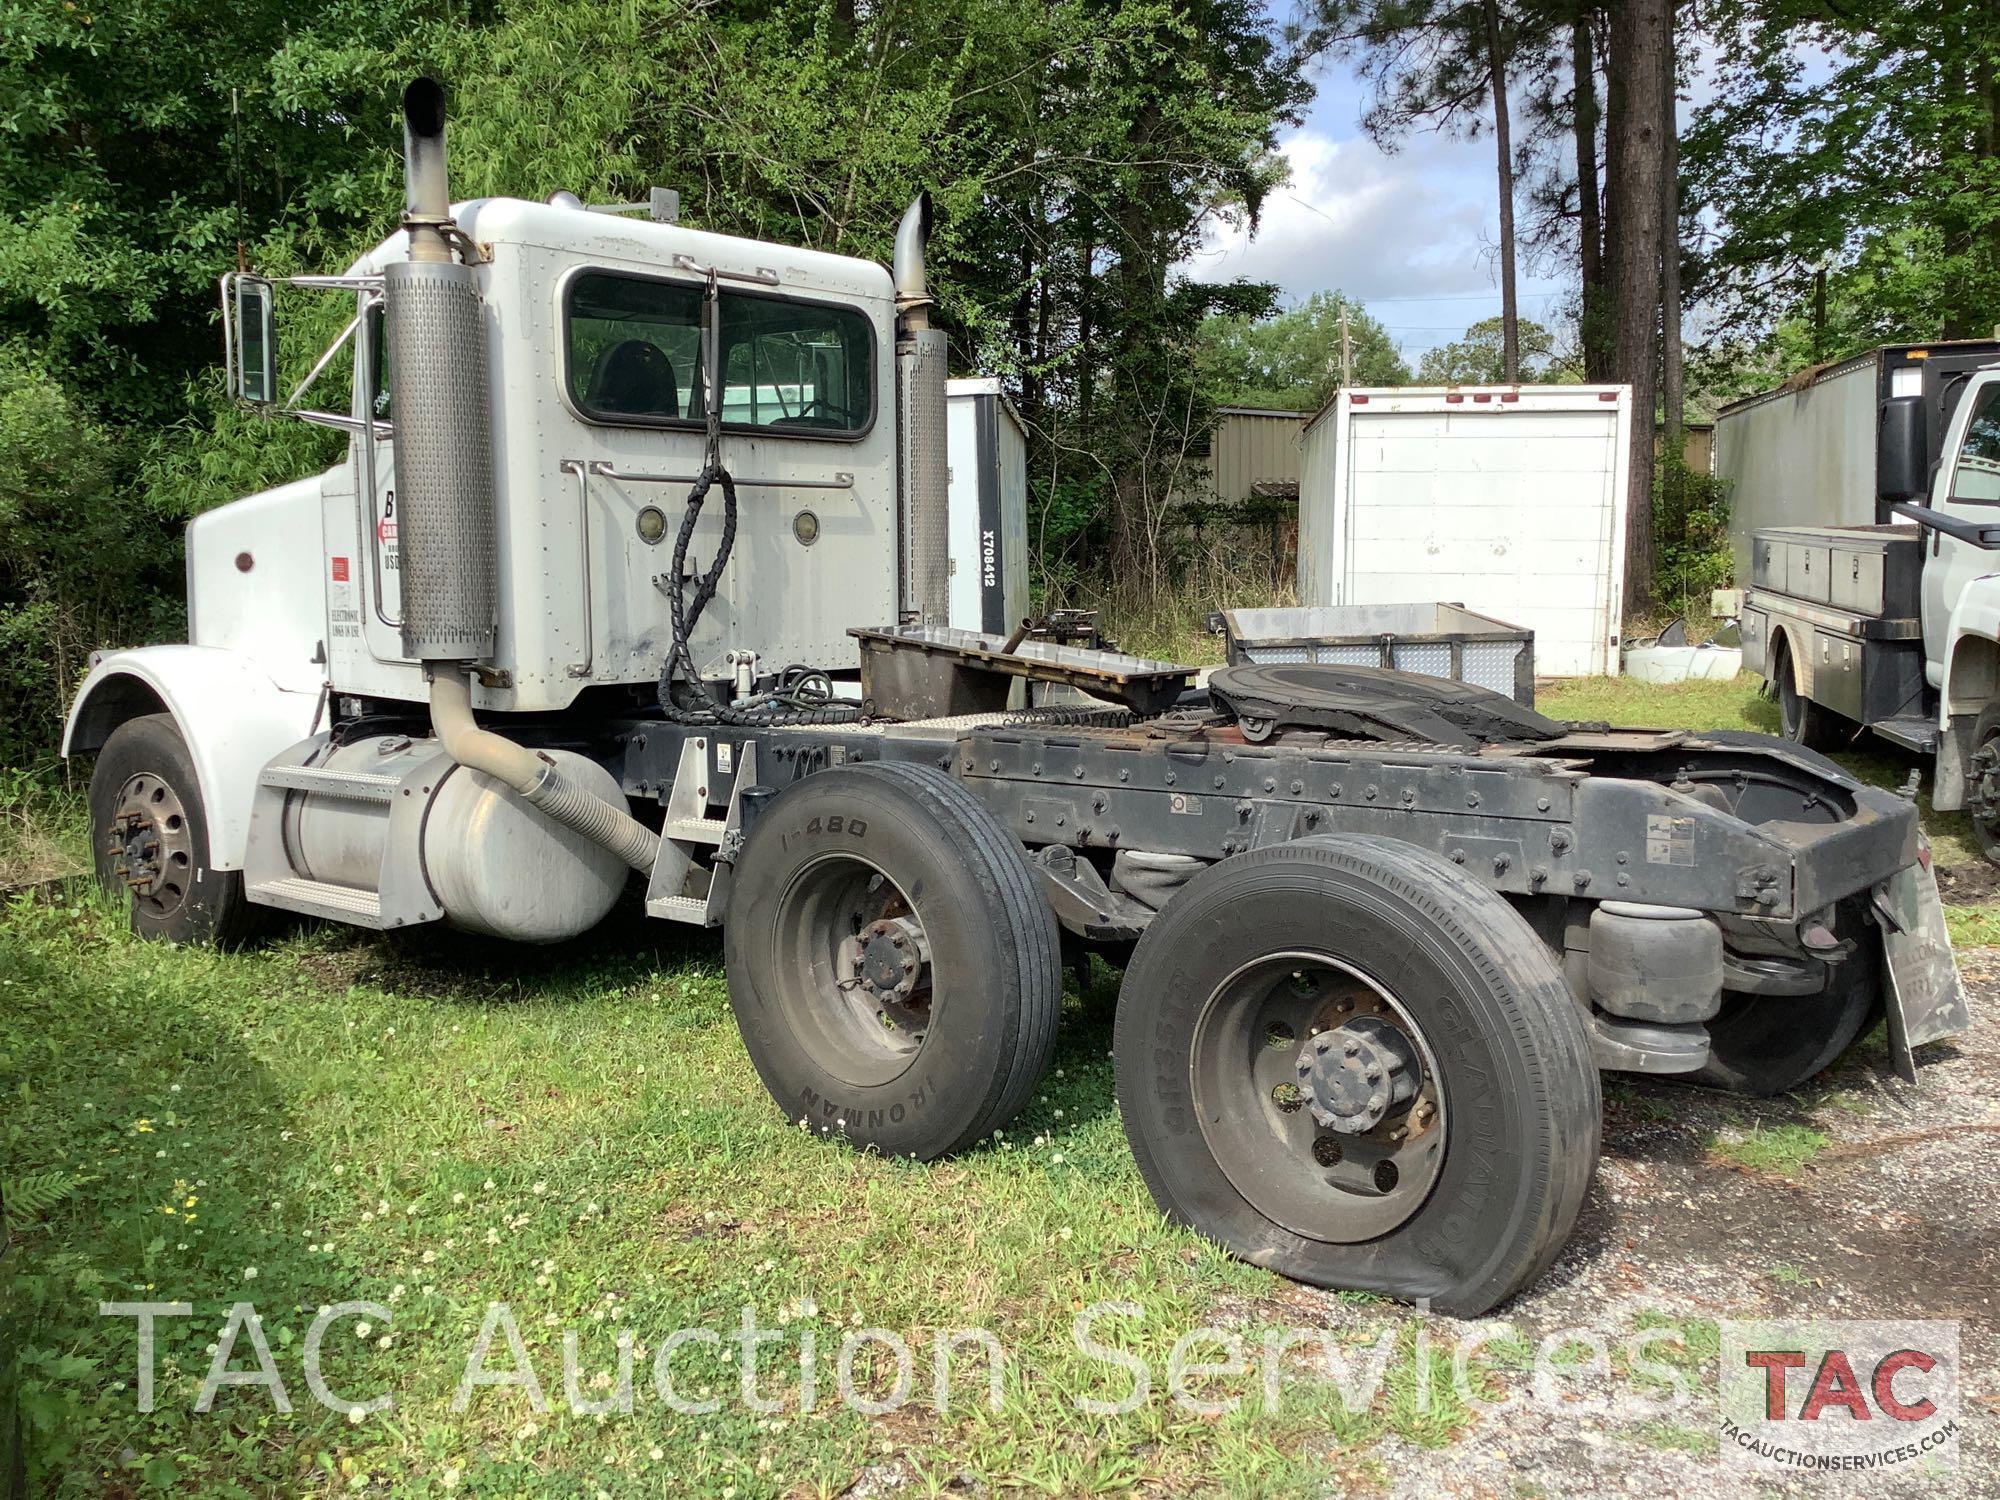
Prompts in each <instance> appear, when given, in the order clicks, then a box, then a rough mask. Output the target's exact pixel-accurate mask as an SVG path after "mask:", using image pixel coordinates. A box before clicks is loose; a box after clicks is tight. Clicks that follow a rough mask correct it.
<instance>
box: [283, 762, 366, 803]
mask: <svg viewBox="0 0 2000 1500" xmlns="http://www.w3.org/2000/svg"><path fill="white" fill-rule="evenodd" d="M257 780H258V783H259V784H260V785H263V786H273V787H282V788H284V789H285V790H286V791H292V792H318V793H319V794H320V795H321V796H323V797H344V798H347V799H349V800H351V801H355V802H387V801H389V800H391V799H392V798H393V797H394V796H395V795H396V788H397V787H398V786H400V785H402V779H401V778H400V777H397V776H382V775H378V774H376V773H375V772H373V771H333V770H328V769H327V768H325V767H323V766H266V767H265V768H264V770H263V773H262V774H261V775H260V776H259V777H258V778H257Z"/></svg>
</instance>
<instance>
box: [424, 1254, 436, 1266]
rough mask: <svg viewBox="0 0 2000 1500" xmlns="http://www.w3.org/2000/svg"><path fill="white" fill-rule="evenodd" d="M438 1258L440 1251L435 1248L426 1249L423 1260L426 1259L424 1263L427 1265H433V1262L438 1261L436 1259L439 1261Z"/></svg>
mask: <svg viewBox="0 0 2000 1500" xmlns="http://www.w3.org/2000/svg"><path fill="white" fill-rule="evenodd" d="M437 1258H438V1253H437V1251H435V1250H426V1251H425V1252H424V1255H423V1261H424V1264H425V1265H427V1266H428V1265H433V1264H435V1263H436V1261H437Z"/></svg>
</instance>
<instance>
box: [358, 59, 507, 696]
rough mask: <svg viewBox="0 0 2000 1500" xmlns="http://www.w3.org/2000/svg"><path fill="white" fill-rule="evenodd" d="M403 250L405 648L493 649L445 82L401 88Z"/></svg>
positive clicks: (473, 340) (398, 389) (489, 519)
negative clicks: (448, 164) (448, 162)
mask: <svg viewBox="0 0 2000 1500" xmlns="http://www.w3.org/2000/svg"><path fill="white" fill-rule="evenodd" d="M403 150H404V159H405V167H404V170H405V174H406V192H405V195H404V207H403V228H404V229H405V230H406V231H407V232H408V234H409V237H410V258H409V260H407V261H404V262H399V263H397V264H394V265H390V266H388V267H386V268H385V269H384V271H383V275H382V297H383V304H384V309H385V317H384V321H385V323H386V325H387V333H388V345H389V388H390V389H391V390H392V391H394V392H395V393H396V439H395V445H394V446H395V465H396V498H397V504H398V510H399V515H398V541H399V543H400V546H401V551H402V578H403V652H404V654H405V655H407V656H411V657H414V658H415V659H416V660H418V661H422V662H439V661H479V660H481V659H483V658H485V657H489V656H491V655H492V654H493V643H494V632H495V626H496V620H497V617H498V611H499V564H498V546H497V541H496V537H495V529H496V521H495V517H494V498H493V497H494V486H493V419H492V404H491V402H490V401H489V400H488V395H487V389H486V325H485V322H484V319H483V318H482V316H481V312H480V302H479V279H478V276H477V274H476V273H475V272H474V271H473V269H472V267H471V266H467V265H461V264H459V263H458V262H457V261H456V260H454V259H453V258H452V253H451V242H450V239H449V234H450V233H451V232H452V231H453V230H454V229H455V228H456V226H455V225H454V224H453V222H452V217H451V195H450V190H449V188H448V187H447V186H446V176H445V149H444V90H443V88H441V87H440V86H439V85H438V83H437V81H436V80H435V79H430V78H419V79H417V80H416V82H414V83H412V84H411V85H410V86H409V88H407V89H406V90H404V92H403Z"/></svg>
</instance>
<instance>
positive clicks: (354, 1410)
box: [347, 1406, 368, 1427]
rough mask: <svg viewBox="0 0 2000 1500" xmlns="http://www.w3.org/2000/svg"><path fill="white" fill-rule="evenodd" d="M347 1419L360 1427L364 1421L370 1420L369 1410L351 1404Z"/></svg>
mask: <svg viewBox="0 0 2000 1500" xmlns="http://www.w3.org/2000/svg"><path fill="white" fill-rule="evenodd" d="M347 1420H348V1421H349V1422H350V1423H352V1424H353V1425H354V1426H356V1427H359V1426H360V1425H361V1424H362V1423H363V1422H365V1421H367V1420H368V1411H367V1409H366V1408H365V1407H360V1406H350V1407H348V1408H347Z"/></svg>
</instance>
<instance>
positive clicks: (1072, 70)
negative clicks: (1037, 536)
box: [0, 0, 1307, 760]
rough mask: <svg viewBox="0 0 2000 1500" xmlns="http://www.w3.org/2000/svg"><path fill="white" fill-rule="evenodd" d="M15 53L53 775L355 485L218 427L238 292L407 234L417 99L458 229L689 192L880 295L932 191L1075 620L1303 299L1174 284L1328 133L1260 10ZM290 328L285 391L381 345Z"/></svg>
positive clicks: (301, 36) (63, 35)
mask: <svg viewBox="0 0 2000 1500" xmlns="http://www.w3.org/2000/svg"><path fill="white" fill-rule="evenodd" d="M5 31H6V41H5V43H4V44H0V112H4V114H5V117H6V118H7V120H8V122H9V128H8V130H7V131H6V132H4V133H0V346H4V348H5V350H6V351H7V352H6V355H5V359H6V368H7V370H8V371H9V372H10V373H9V374H8V375H7V376H6V379H7V381H8V384H7V386H6V396H5V399H7V400H8V401H10V402H12V403H14V404H15V405H16V406H18V407H19V411H18V412H14V411H13V409H12V408H10V414H11V415H13V416H16V417H18V421H19V426H18V430H17V428H16V422H15V421H13V420H10V421H9V423H8V430H7V431H6V432H5V433H4V434H0V450H4V451H0V476H4V478H5V479H6V481H7V482H10V483H14V484H15V488H14V490H12V491H10V492H9V498H8V499H7V500H6V501H5V502H0V503H4V504H6V505H7V506H8V507H10V509H9V510H8V512H7V513H6V514H5V515H4V516H0V526H4V527H5V528H6V535H7V537H8V539H9V541H10V543H18V542H21V540H22V539H24V538H25V547H24V548H23V547H17V548H16V550H15V552H14V554H13V555H12V556H10V557H9V558H7V559H6V560H5V561H4V562H0V648H4V649H5V658H4V662H0V726H4V727H0V757H4V758H6V759H9V760H11V759H14V758H17V757H23V756H31V755H33V756H46V752H47V748H48V747H49V745H50V743H51V741H52V739H53V728H54V723H55V718H54V715H55V713H56V711H57V709H58V707H59V701H60V700H61V699H62V698H63V697H64V696H65V694H66V692H67V690H68V689H69V687H70V686H71V685H72V684H73V682H74V680H75V676H76V673H77V671H78V669H79V668H80V664H81V660H82V657H83V654H84V653H85V652H86V651H87V650H88V649H89V648H91V647H94V646H98V645H105V644H133V643H137V642H140V641H143V640H146V639H149V638H157V637H160V636H163V635H171V634H172V632H173V630H174V629H175V628H176V627H175V618H176V616H177V614H178V608H179V599H178V595H179V578H180V566H179V558H178V555H177V554H178V547H177V538H176V535H175V532H176V530H177V527H178V525H179V523H181V522H182V521H184V520H185V519H186V518H188V517H191V516H193V515H196V514H199V513H200V512H201V511H203V510H206V509H208V508H211V507H213V506H215V505H217V504H221V503H224V502H226V501H227V500H229V499H232V498H234V497H236V496H239V495H242V494H245V493H249V492H251V491H254V490H256V489H259V488H262V487H265V486H268V485H271V484H275V483H279V482H282V481H284V480H287V479H292V478H296V477H299V476H301V475H304V474H310V473H312V472H314V471H315V470H317V469H320V468H323V467H325V466H326V465H327V464H329V463H331V462H332V461H333V459H334V457H335V456H336V455H337V454H338V453H339V451H340V446H339V441H338V439H335V438H330V437H329V436H328V435H327V434H326V433H324V432H318V431H310V430H306V429H302V428H300V427H298V426H296V425H294V424H288V423H282V422H277V423H274V422H269V421H266V420H263V419H260V418H258V417H256V416H253V415H250V414H247V413H244V412H241V411H238V410H236V409H234V408H232V407H230V406H229V405H228V404H227V403H226V402H225V401H223V400H222V399H221V397H220V395H219V393H218V391H217V384H218V381H217V377H216V374H215V371H214V365H215V363H216V358H215V356H216V349H215V344H216V337H215V333H216V329H215V322H216V319H215V313H214V310H213V309H214V296H215V280H216V278H217V276H218V275H220V274H221V273H222V272H224V271H226V270H228V269H231V268H233V267H234V266H235V265H236V264H237V261H238V256H239V254H242V255H244V256H245V257H246V258H247V259H248V260H249V261H250V263H252V264H254V265H256V266H257V267H259V268H260V269H264V270H269V271H274V272H281V273H282V272H288V271H296V270H338V269H340V268H341V267H343V266H344V265H346V264H347V263H348V262H350V261H351V260H352V258H353V257H354V256H355V255H356V254H358V253H359V252H361V251H362V250H364V249H365V248H366V247H367V246H369V245H370V244H372V243H374V242H375V241H377V240H379V239H380V238H381V237H382V236H383V235H385V234H386V233H388V232H389V231H390V230H391V228H392V227H393V225H394V219H395V210H396V206H397V204H398V202H399V199H400V172H399V163H398V155H399V147H400V144H401V142H400V131H399V129H398V126H397V112H396V99H397V94H398V91H399V89H400V87H401V85H402V83H403V82H404V81H405V80H406V79H407V78H408V77H410V76H411V75H412V74H414V73H416V72H418V71H432V72H434V73H436V74H437V75H439V76H440V77H442V78H444V79H445V80H446V82H447V84H448V86H449V89H450V94H451V107H452V135H451V151H452V171H453V182H454V188H455V191H456V193H457V194H458V196H461V197H470V196H476V195H484V194H493V193H507V194H514V195H518V196H523V197H529V198H536V197H543V196H546V195H547V194H548V193H550V192H552V191H555V190H557V189H567V190H571V191H575V192H577V193H579V194H581V195H582V196H583V197H585V198H586V199H587V200H590V201H593V202H606V201H613V202H615V201H633V200H637V199H642V198H643V197H644V196H645V194H646V191H647V190H648V189H649V188H650V187H652V186H653V185H654V184H662V185H669V186H672V187H675V188H677V189H679V190H680V191H681V193H682V203H683V214H684V217H685V218H686V219H687V221H688V222H690V223H691V224H694V225H696V226H698V227H702V228H708V229H716V230H722V231H725V232H729V233H735V234H743V235H750V236H755V237H759V238H764V239H771V240H778V241H783V242H787V243H794V244H805V245H810V246H814V247H818V248H822V249H826V250H830V251H837V252H840V253H844V254H851V255H859V256H869V257H874V258H877V259H884V258H886V257H887V255H888V252H889V247H890V243H891V238H892V235H893V231H894V226H895V223H896V220H897V218H898V216H899V215H900V214H901V212H902V210H903V208H904V207H905V205H906V204H907V203H908V202H909V200H910V198H911V197H912V196H914V194H915V193H916V192H917V191H918V190H919V189H920V188H928V189H929V190H930V191H931V193H932V194H933V196H934V199H935V202H936V205H937V228H936V231H935V234H934V237H933V243H932V254H931V270H932V276H933V281H934V283H935V286H936V290H937V292H938V294H939V297H940V301H941V304H942V316H943V318H944V321H945V323H946V325H947V326H948V328H949V330H950V331H951V333H952V334H953V337H954V360H955V362H956V363H957V364H958V365H959V366H960V367H961V368H963V367H967V366H970V367H974V368H979V369H982V370H985V371H991V372H997V373H1001V374H1004V375H1005V376H1007V377H1008V379H1009V380H1010V382H1011V383H1012V384H1013V385H1014V386H1015V387H1016V389H1017V392H1018V395H1019V398H1020V403H1021V406H1022V408H1023V410H1024V413H1025V414H1026V416H1027V417H1028V420H1029V423H1030V427H1031V430H1032V432H1033V435H1034V443H1035V455H1034V456H1035V462H1034V463H1033V465H1032V472H1033V474H1034V475H1035V484H1036V504H1037V509H1038V510H1039V511H1040V512H1041V517H1040V520H1041V530H1042V531H1043V532H1044V533H1045V535H1046V536H1047V538H1048V540H1049V541H1050V543H1051V544H1052V546H1053V548H1054V552H1053V558H1054V561H1053V562H1052V565H1051V567H1050V569H1049V578H1048V580H1046V581H1049V582H1055V581H1058V580H1060V579H1061V578H1063V577H1065V576H1067V575H1068V574H1069V573H1071V572H1073V571H1075V570H1077V569H1081V571H1083V572H1094V571H1097V570H1101V569H1102V568H1103V567H1104V566H1105V563H1106V560H1107V559H1108V558H1110V557H1112V556H1113V555H1117V556H1119V557H1122V558H1124V559H1126V560H1128V561H1129V560H1134V559H1137V560H1139V561H1140V562H1141V564H1142V566H1144V567H1147V568H1153V567H1156V566H1158V565H1161V564H1162V562H1163V559H1162V556H1161V554H1160V553H1159V551H1158V548H1157V546H1156V542H1157V538H1158V536H1159V514H1160V507H1161V505H1162V504H1163V503H1164V497H1165V496H1166V495H1168V494H1170V493H1171V492H1172V488H1173V484H1174V482H1175V476H1177V475H1178V474H1180V473H1181V472H1182V471H1183V470H1184V469H1185V468H1186V465H1187V462H1188V448H1189V446H1190V444H1191V442H1192V440H1193V435H1194V434H1197V433H1199V432H1200V431H1202V430H1203V428H1204V425H1205V423H1206V421H1207V396H1206V394H1205V393H1204V392H1203V391H1202V390H1201V389H1200V387H1199V385H1198V382H1197V381H1196V379H1195V378H1194V375H1193V369H1194V363H1195V361H1194V357H1193V350H1194V345H1195V339H1196V332H1197V330H1198V328H1199V327H1200V325H1201V323H1202V321H1203V319H1204V318H1205V317H1207V316H1209V315H1210V314H1212V313H1218V312H1220V313H1228V314H1254V313H1258V312H1261V311H1264V310H1265V309H1266V308H1267V306H1268V302H1269V296H1270V291H1269V288H1266V287H1257V286H1231V287H1207V286H1194V285H1190V284H1187V283H1185V282H1183V281H1181V280H1179V279H1178V278H1177V277H1175V276H1174V274H1173V273H1172V271H1171V268H1172V267H1173V266H1174V265H1176V264H1178V263H1180V262H1181V261H1183V260H1184V259H1185V258H1186V256H1187V254H1188V253H1189V252H1190V251H1191V250H1192V249H1193V248H1194V247H1195V246H1196V245H1197V244H1198V243H1199V242H1200V240H1201V237H1202V235H1203V234H1204V232H1205V231H1206V229H1207V227H1208V226H1209V224H1211V223H1212V222H1213V221H1215V220H1216V219H1218V218H1234V219H1238V220H1240V219H1243V218H1246V217H1247V218H1254V217H1255V215H1256V213H1257V211H1258V208H1259V206H1260V204H1261V202H1262V200H1263V198H1264V196H1265V194H1266V193H1268V192H1269V191H1270V189H1271V188H1272V187H1273V186H1274V185H1275V184H1276V183H1277V182H1278V181H1279V180H1281V178H1282V176H1283V167H1282V163H1281V162H1280V160H1279V158H1278V157H1277V156H1276V154H1275V152H1274V149H1273V148H1274V145H1275V132H1276V129H1277V127H1278V125H1279V124H1280V123H1281V122H1282V121H1284V120H1286V119H1289V118H1293V117H1295V116H1296V114H1297V111H1298V109H1299V107H1300V105H1301V104H1302V103H1303V101H1304V99H1305V97H1306V96H1307V89H1306V87H1305V84H1304V82H1303V79H1302V75H1301V72H1300V68H1301V63H1302V58H1301V56H1300V54H1298V53H1297V52H1296V51H1295V50H1293V49H1292V48H1291V47H1290V46H1289V45H1288V44H1287V42H1286V40H1285V39H1284V38H1283V37H1282V36H1281V35H1280V34H1279V31H1278V28H1277V26H1276V24H1275V23H1274V22H1273V20H1272V18H1271V16H1270V14H1269V13H1268V11H1267V10H1266V8H1265V4H1264V0H1177V3H1171V4H1170V3H1165V0H1055V3H1029V0H949V3H945V4H939V5H928V6H914V7H912V6H904V7H856V6H854V5H852V4H849V3H846V0H817V3H808V4H802V5H793V6H767V5H761V4H738V3H725V4H697V3H694V0H628V3H623V4H617V5H576V4H571V3H567V0H503V3H501V4H497V5H481V6H469V5H456V4H447V5H445V6H442V7H440V6H429V5H423V6H420V5H415V4H411V3H408V0H389V3H387V4H379V5H366V6H364V5H359V4H355V3H354V0H295V3H290V4H285V5H275V4H270V3H268V0H250V3H248V4H247V5H240V6H236V7H233V8H228V9H213V8H211V9H210V10H206V11H187V12H185V13H184V12H183V11H182V10H181V9H179V8H175V7H171V6H165V5H162V4H159V3H157V0H127V3H121V4H119V5H116V6H113V7H111V8H110V9H108V10H106V9H102V8H83V7H64V8H60V9H58V8H56V7H53V6H44V7H31V8H27V9H22V8H19V7H17V8H16V12H10V14H9V20H8V24H7V27H6V28H5ZM239 240H240V241H242V242H244V243H243V244H242V245H241V246H240V247H239ZM282 300H283V303H284V310H283V311H284V324H285V337H284V339H283V340H282V341H281V351H282V352H283V354H284V356H285V359H286V365H287V370H286V376H287V380H288V382H289V380H292V379H296V378H297V376H298V375H299V374H301V373H303V369H304V366H305V363H306V362H307V361H308V360H309V359H310V358H311V356H312V355H313V354H314V353H316V352H317V350H318V348H319V347H321V346H322V345H323V344H324V343H325V342H326V341H327V340H328V339H330V337H331V336H332V334H333V333H334V331H336V330H337V329H338V327H339V326H340V324H341V322H342V321H343V320H344V317H345V316H346V315H347V314H346V312H343V311H342V309H341V307H340V305H339V302H340V300H341V299H337V298H334V297H317V298H316V297H315V296H313V295H311V294H304V293H289V294H287V295H285V296H284V297H283V299H282ZM347 312H351V304H350V305H349V307H348V309H347ZM26 350H32V351H33V352H34V358H33V359H32V360H28V359H26V358H25V356H24V355H23V354H22V352H21V351H26ZM22 370H25V371H28V372H30V373H16V372H18V371H22ZM338 373H339V372H338V371H334V372H330V374H329V377H328V378H327V380H326V381H325V385H324V387H323V389H331V390H335V391H337V390H338V389H339V385H338ZM336 404H337V401H336ZM17 481H18V482H17Z"/></svg>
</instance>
